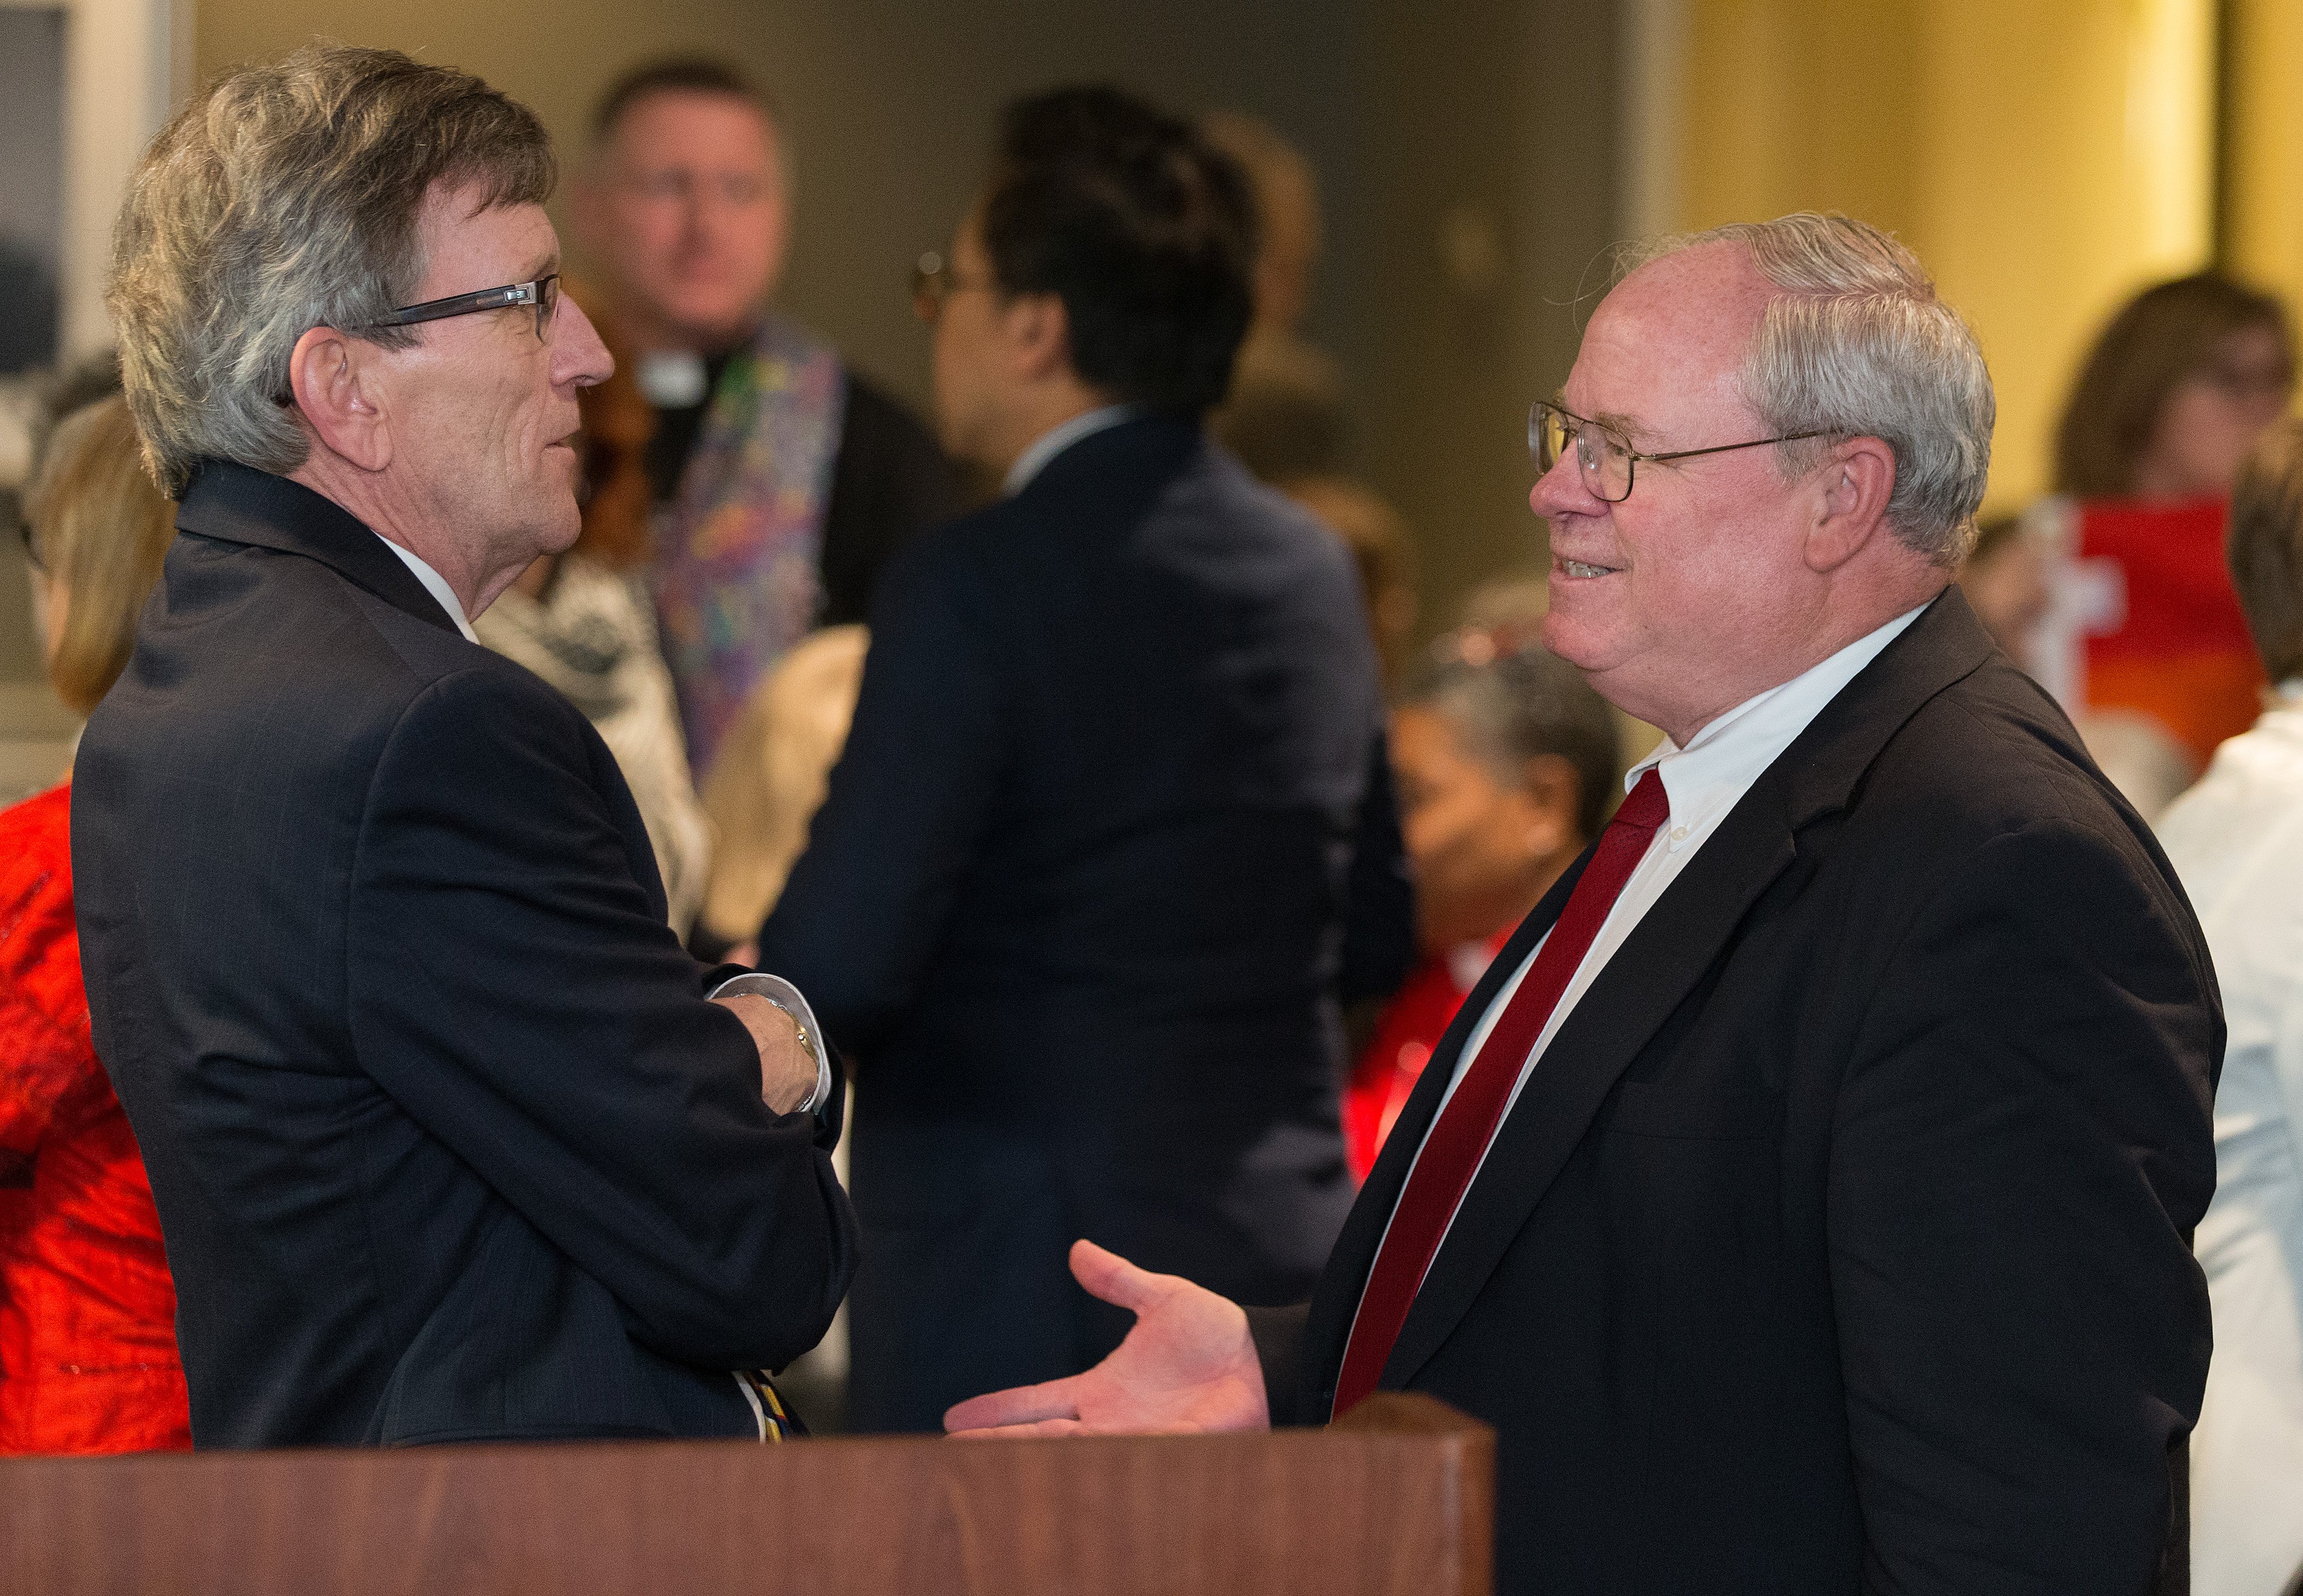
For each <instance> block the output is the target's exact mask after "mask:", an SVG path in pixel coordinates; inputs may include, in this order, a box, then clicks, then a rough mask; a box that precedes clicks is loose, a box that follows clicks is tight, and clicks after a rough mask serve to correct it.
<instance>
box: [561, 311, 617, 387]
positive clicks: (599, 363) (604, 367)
mask: <svg viewBox="0 0 2303 1596" xmlns="http://www.w3.org/2000/svg"><path fill="white" fill-rule="evenodd" d="M615 370H616V357H614V356H613V355H611V354H610V353H608V346H607V344H606V343H605V342H604V341H603V340H602V339H601V337H600V330H599V329H598V328H596V327H595V326H593V325H592V318H591V317H590V316H587V315H585V314H584V307H582V306H580V305H578V304H577V303H576V301H575V300H574V299H573V298H569V296H567V295H565V294H563V295H561V298H560V307H559V310H558V311H557V313H556V314H555V315H553V326H552V381H553V384H554V385H555V386H558V385H564V384H566V383H569V382H580V383H583V384H585V385H586V386H588V385H590V384H592V383H595V382H606V381H607V380H608V379H609V378H610V377H611V376H612V375H614V374H615Z"/></svg>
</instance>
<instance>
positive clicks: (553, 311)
mask: <svg viewBox="0 0 2303 1596" xmlns="http://www.w3.org/2000/svg"><path fill="white" fill-rule="evenodd" d="M515 305H533V306H535V307H536V337H537V338H539V339H541V340H544V342H545V343H550V342H551V341H552V323H553V317H554V316H556V315H558V314H559V310H560V273H557V272H554V273H552V274H551V275H550V276H548V277H539V278H537V279H536V280H535V281H533V282H508V283H505V284H504V285H503V286H502V288H484V289H480V290H477V291H475V292H472V293H468V294H451V295H449V296H448V297H447V298H444V299H426V300H425V301H424V303H423V304H421V305H403V306H401V307H400V308H399V309H397V310H392V311H386V312H385V313H384V315H380V316H378V317H377V318H376V319H375V321H373V322H370V323H368V326H369V327H409V326H413V325H415V324H416V323H418V322H438V321H444V320H446V319H447V318H448V317H450V316H451V315H478V314H479V313H480V312H481V311H484V310H509V309H510V308H511V307H513V306H515ZM362 331H366V329H365V328H363V329H362Z"/></svg>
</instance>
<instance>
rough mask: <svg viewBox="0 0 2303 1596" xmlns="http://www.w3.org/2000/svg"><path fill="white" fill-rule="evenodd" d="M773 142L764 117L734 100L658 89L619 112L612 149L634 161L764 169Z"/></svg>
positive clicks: (686, 90) (726, 96) (712, 94)
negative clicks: (673, 161)
mask: <svg viewBox="0 0 2303 1596" xmlns="http://www.w3.org/2000/svg"><path fill="white" fill-rule="evenodd" d="M775 138H776V130H775V127H774V125H773V124H772V122H769V120H768V117H767V113H765V112H763V111H762V110H761V109H760V108H759V106H757V105H754V104H753V103H752V102H751V101H749V100H747V99H745V98H744V97H742V96H740V95H733V94H720V93H715V92H711V91H707V90H702V89H689V88H659V89H654V90H651V91H650V92H648V93H646V94H643V95H641V96H640V97H638V98H637V99H636V100H634V101H633V102H632V103H631V104H630V105H627V106H625V107H624V112H623V114H622V115H621V116H620V117H618V118H617V119H616V125H615V130H614V133H613V135H612V147H613V149H614V151H615V153H616V154H617V155H620V157H622V158H623V159H626V160H633V161H640V162H654V161H665V160H678V161H683V162H689V163H704V162H708V163H710V164H713V165H719V166H766V165H768V164H771V162H772V160H773V159H774V154H775Z"/></svg>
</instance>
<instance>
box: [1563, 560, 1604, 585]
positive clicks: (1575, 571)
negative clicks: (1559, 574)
mask: <svg viewBox="0 0 2303 1596" xmlns="http://www.w3.org/2000/svg"><path fill="white" fill-rule="evenodd" d="M1559 568H1560V570H1561V571H1563V572H1565V574H1566V575H1570V576H1573V577H1575V578H1577V579H1579V580H1584V581H1588V580H1590V578H1591V577H1594V576H1612V575H1615V567H1612V566H1595V565H1586V564H1585V563H1584V562H1583V561H1582V560H1580V559H1565V558H1563V559H1561V560H1560V562H1559Z"/></svg>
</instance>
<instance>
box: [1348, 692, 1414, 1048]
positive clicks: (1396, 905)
mask: <svg viewBox="0 0 2303 1596" xmlns="http://www.w3.org/2000/svg"><path fill="white" fill-rule="evenodd" d="M1350 883H1351V885H1350V896H1349V899H1348V902H1347V903H1346V908H1345V915H1344V953H1343V961H1342V968H1341V970H1340V973H1339V975H1338V978H1337V987H1338V990H1339V992H1340V995H1341V996H1342V998H1343V1001H1344V1002H1345V1003H1346V1004H1354V1003H1360V1002H1363V1001H1366V1000H1369V999H1380V998H1387V997H1389V996H1390V995H1392V994H1393V993H1394V992H1396V991H1397V990H1399V984H1400V983H1401V982H1402V981H1404V980H1405V979H1407V972H1408V970H1409V969H1410V968H1412V967H1413V964H1414V962H1415V894H1414V889H1413V887H1412V886H1410V885H1409V882H1408V876H1407V852H1406V849H1405V846H1404V845H1403V844H1402V843H1401V841H1400V836H1399V799H1398V794H1397V793H1396V789H1395V788H1394V787H1393V785H1392V780H1391V746H1390V743H1389V741H1388V739H1387V738H1386V737H1385V735H1384V734H1383V732H1382V730H1381V729H1380V728H1378V730H1377V732H1376V735H1375V737H1374V739H1373V746H1372V747H1371V750H1370V752H1369V756H1368V775H1367V791H1366V794H1365V796H1363V797H1362V799H1361V800H1360V819H1359V835H1358V837H1357V838H1356V840H1355V841H1354V844H1353V848H1352V869H1351V877H1350Z"/></svg>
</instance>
